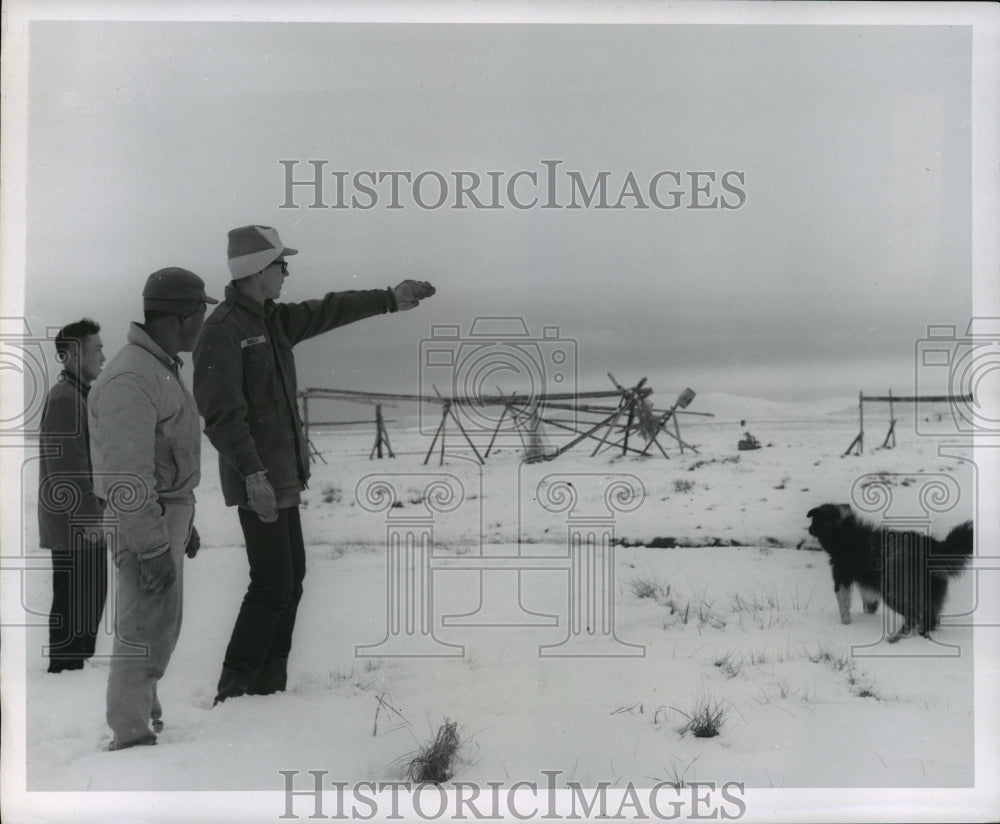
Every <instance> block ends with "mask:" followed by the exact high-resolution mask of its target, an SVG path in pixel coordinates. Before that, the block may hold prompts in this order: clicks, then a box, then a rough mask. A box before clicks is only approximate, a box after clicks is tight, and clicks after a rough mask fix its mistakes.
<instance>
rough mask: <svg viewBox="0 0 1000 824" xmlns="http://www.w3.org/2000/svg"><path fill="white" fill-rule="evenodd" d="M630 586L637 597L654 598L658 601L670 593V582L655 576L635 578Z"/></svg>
mask: <svg viewBox="0 0 1000 824" xmlns="http://www.w3.org/2000/svg"><path fill="white" fill-rule="evenodd" d="M629 586H630V587H631V588H632V594H633V595H635V597H636V598H652V599H653V600H654V601H658V600H659V599H660V598H666V597H667V596H668V595H670V584H666V583H664V582H663V581H661V580H660V579H659V578H656V577H655V576H654V577H649V578H635V579H634V580H633V581H631V582H630V583H629Z"/></svg>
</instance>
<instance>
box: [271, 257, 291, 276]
mask: <svg viewBox="0 0 1000 824" xmlns="http://www.w3.org/2000/svg"><path fill="white" fill-rule="evenodd" d="M271 265H272V266H280V267H281V274H283V275H287V274H288V261H287V260H276V261H274V263H272V264H271Z"/></svg>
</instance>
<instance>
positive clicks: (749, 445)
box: [737, 432, 760, 450]
mask: <svg viewBox="0 0 1000 824" xmlns="http://www.w3.org/2000/svg"><path fill="white" fill-rule="evenodd" d="M737 448H739V449H740V450H747V449H760V441H758V440H757V439H756V438H755V437H754V436H753V435H751V434H750V433H749V432H744V433H743V440H741V441H740V442H739V443H738V444H737Z"/></svg>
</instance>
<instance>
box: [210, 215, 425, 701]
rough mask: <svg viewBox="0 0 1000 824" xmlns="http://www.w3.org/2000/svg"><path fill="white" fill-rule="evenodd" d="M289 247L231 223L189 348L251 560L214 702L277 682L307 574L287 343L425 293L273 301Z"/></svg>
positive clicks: (407, 284)
mask: <svg viewBox="0 0 1000 824" xmlns="http://www.w3.org/2000/svg"><path fill="white" fill-rule="evenodd" d="M297 252H298V250H296V249H291V248H289V247H287V246H285V245H284V244H283V243H282V241H281V239H280V238H279V237H278V233H277V231H276V230H274V229H272V228H271V227H269V226H243V227H240V228H238V229H233V230H232V231H231V232H230V233H229V249H228V258H229V271H230V274H231V276H232V283H230V284H229V285H228V286H227V287H226V294H225V299H224V300H223V302H222V303H220V304H219V306H218V307H216V309H215V311H213V312H212V314H211V316H209V318H208V319H207V320H206V321H205V326H204V329H203V331H202V335H201V339H200V341H199V343H198V346H197V348H196V349H195V352H194V364H195V369H194V395H195V398H196V400H197V402H198V409H199V411H200V413H201V414H202V416H203V417H204V419H205V433H206V434H207V435H208V438H209V440H210V441H211V442H212V444H213V445H214V446H215V448H216V450H217V451H218V453H219V473H220V475H221V479H222V491H223V495H224V496H225V500H226V505H227V506H236V507H238V513H239V518H240V525H241V526H242V528H243V537H244V540H245V542H246V552H247V559H248V561H249V563H250V586H249V588H248V589H247V593H246V595H245V596H244V598H243V603H242V605H241V607H240V612H239V615H238V616H237V618H236V625H235V626H234V627H233V632H232V636H231V638H230V640H229V645H228V647H227V648H226V655H225V659H224V661H223V665H222V674H221V676H220V678H219V685H218V692H217V695H216V698H215V702H216V703H219V702H220V701H225V700H226V699H227V698H233V697H236V696H239V695H244V694H254V695H267V694H270V693H273V692H279V691H281V690H284V689H285V682H286V679H287V666H288V654H289V652H290V651H291V647H292V631H293V629H294V627H295V615H296V611H297V609H298V604H299V600H300V598H301V597H302V581H303V579H304V577H305V548H304V543H303V539H302V527H301V523H300V521H299V503H300V498H299V496H300V493H301V492H302V490H303V489H304V488H305V486H306V482H307V481H308V479H309V450H308V444H307V442H306V436H305V432H304V429H303V426H302V420H301V418H300V416H299V411H298V404H297V402H296V398H297V381H296V375H295V357H294V354H293V351H292V349H293V347H294V346H295V345H296V344H297V343H299V342H300V341H303V340H305V339H307V338H311V337H315V336H316V335H320V334H322V333H323V332H328V331H330V330H331V329H335V328H337V327H338V326H345V325H346V324H349V323H353V322H354V321H358V320H362V319H363V318H368V317H372V316H373V315H381V314H385V313H388V312H397V311H401V310H405V309H412V308H413V307H415V306H416V305H417V304H418V303H419V302H420V301H421V300H422V299H423V298H427V297H430V296H431V295H433V294H434V287H433V286H431V285H430V284H429V283H427V282H425V281H416V280H404V281H403V282H402V283H400V284H399V285H398V286H396V287H395V288H388V289H370V290H358V291H345V292H328V293H327V294H326V295H324V296H323V297H322V298H319V299H317V300H307V301H304V302H302V303H277V302H276V300H277V298H278V297H279V296H280V295H281V287H282V284H283V283H284V280H285V278H286V277H288V274H289V271H288V261H287V259H288V258H289V257H291V256H292V255H295V254H297Z"/></svg>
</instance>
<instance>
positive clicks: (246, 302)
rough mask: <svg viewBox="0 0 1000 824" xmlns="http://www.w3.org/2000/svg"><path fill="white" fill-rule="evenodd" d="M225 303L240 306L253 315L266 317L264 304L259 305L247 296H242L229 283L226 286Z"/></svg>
mask: <svg viewBox="0 0 1000 824" xmlns="http://www.w3.org/2000/svg"><path fill="white" fill-rule="evenodd" d="M226 301H227V302H229V303H235V304H236V305H237V306H242V307H243V308H244V309H246V310H247V311H248V312H253V314H255V315H257V316H259V317H262V318H266V317H267V309H268V307H267V305H266V304H264V303H259V302H258V301H256V300H254V299H253V298H251V297H248V296H247V295H244V294H243V293H242V292H241V291H240V290H239V289H237V288H236V287H235V286H233V284H232V283H230V284H229V285H228V286H226Z"/></svg>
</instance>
